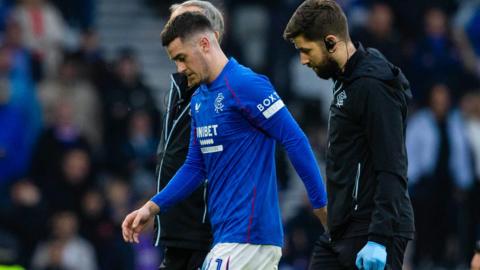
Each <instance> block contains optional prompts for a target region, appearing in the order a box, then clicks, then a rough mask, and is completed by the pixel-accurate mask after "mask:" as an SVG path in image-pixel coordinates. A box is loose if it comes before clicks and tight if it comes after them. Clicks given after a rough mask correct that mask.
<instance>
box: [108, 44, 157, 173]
mask: <svg viewBox="0 0 480 270" xmlns="http://www.w3.org/2000/svg"><path fill="white" fill-rule="evenodd" d="M102 93H103V97H102V99H103V109H104V117H105V118H104V123H105V130H106V134H105V135H106V137H107V138H109V140H108V141H106V144H107V154H108V157H107V159H109V160H110V159H111V160H114V159H116V157H118V156H120V155H121V153H120V152H119V151H121V150H120V149H121V145H122V143H123V142H125V141H126V140H127V136H128V134H127V132H128V129H127V127H128V120H129V117H130V116H131V114H132V112H133V111H136V110H139V109H140V110H144V111H145V112H146V113H147V114H148V115H149V116H150V119H151V120H152V121H151V123H152V125H153V127H152V129H153V132H154V135H155V137H157V135H158V126H159V123H160V114H159V112H158V109H157V107H156V103H155V101H154V99H153V96H152V90H151V89H150V88H149V87H148V86H147V85H146V84H145V83H144V81H143V78H142V76H141V74H140V68H139V63H138V61H137V58H136V56H135V53H134V52H133V51H132V50H130V49H124V50H122V51H121V53H120V56H119V57H118V59H117V61H116V63H115V79H114V80H113V81H112V83H111V85H110V86H108V87H107V88H106V89H105V91H102ZM110 165H111V166H112V167H113V168H114V171H123V168H122V167H118V166H115V165H116V164H110Z"/></svg>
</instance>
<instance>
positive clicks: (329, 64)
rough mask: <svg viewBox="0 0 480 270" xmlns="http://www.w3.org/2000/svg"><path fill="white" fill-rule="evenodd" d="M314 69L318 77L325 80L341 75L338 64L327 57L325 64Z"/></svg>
mask: <svg viewBox="0 0 480 270" xmlns="http://www.w3.org/2000/svg"><path fill="white" fill-rule="evenodd" d="M312 69H313V71H315V73H316V74H317V76H318V77H320V78H322V79H324V80H328V79H330V78H334V77H336V76H338V74H340V67H339V66H338V63H337V62H335V61H334V60H333V58H331V57H330V56H328V57H327V59H326V61H325V62H324V63H321V64H320V65H318V66H314V67H312Z"/></svg>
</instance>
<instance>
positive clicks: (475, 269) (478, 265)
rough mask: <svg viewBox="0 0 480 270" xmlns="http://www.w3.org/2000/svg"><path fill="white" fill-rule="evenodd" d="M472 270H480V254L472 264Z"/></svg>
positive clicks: (476, 254) (476, 255)
mask: <svg viewBox="0 0 480 270" xmlns="http://www.w3.org/2000/svg"><path fill="white" fill-rule="evenodd" d="M470 269H471V270H480V253H478V252H476V253H475V255H474V256H473V258H472V262H471V263H470Z"/></svg>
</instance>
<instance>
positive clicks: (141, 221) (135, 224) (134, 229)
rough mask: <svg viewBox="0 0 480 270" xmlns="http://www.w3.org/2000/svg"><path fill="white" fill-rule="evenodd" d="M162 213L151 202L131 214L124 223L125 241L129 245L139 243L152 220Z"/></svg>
mask: <svg viewBox="0 0 480 270" xmlns="http://www.w3.org/2000/svg"><path fill="white" fill-rule="evenodd" d="M159 211H160V208H159V207H158V206H157V205H156V204H155V203H153V202H151V201H149V202H147V203H146V204H145V205H144V206H142V207H141V208H139V209H137V210H135V211H133V212H131V213H130V214H128V215H127V217H125V219H124V220H123V223H122V235H123V240H125V242H129V243H137V244H138V243H139V242H140V241H139V240H138V236H139V235H140V232H142V231H143V229H144V228H145V226H146V224H147V223H148V221H150V219H151V218H152V217H153V216H154V215H155V214H156V213H158V212H159Z"/></svg>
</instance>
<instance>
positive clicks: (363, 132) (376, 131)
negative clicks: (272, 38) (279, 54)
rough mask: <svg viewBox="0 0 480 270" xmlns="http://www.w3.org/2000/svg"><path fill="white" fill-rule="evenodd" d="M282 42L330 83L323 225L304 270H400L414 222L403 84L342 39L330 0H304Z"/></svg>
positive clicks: (372, 54)
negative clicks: (325, 220) (324, 229)
mask: <svg viewBox="0 0 480 270" xmlns="http://www.w3.org/2000/svg"><path fill="white" fill-rule="evenodd" d="M284 38H285V39H286V40H289V41H291V42H292V43H294V45H295V47H296V49H297V50H298V51H299V53H300V60H301V63H302V64H303V65H307V66H308V67H310V68H311V69H313V70H314V71H315V73H316V74H317V75H318V76H319V77H321V78H324V79H330V78H331V79H333V80H334V82H335V84H334V89H333V92H334V99H333V101H332V103H331V106H330V116H329V131H328V132H329V133H328V149H327V162H326V164H327V170H326V173H327V193H328V228H329V232H328V233H327V234H324V235H323V236H322V237H321V238H320V239H319V240H318V241H317V243H316V245H315V248H314V252H313V256H312V260H311V263H310V268H311V269H355V266H356V267H357V268H358V269H384V268H385V267H386V268H385V269H398V270H400V269H402V264H403V257H404V252H405V247H406V245H407V242H408V241H409V240H411V239H413V234H414V220H413V211H412V205H411V202H410V197H409V194H408V190H407V155H406V148H405V123H406V118H407V100H408V99H410V98H411V92H410V89H409V83H408V81H407V79H406V78H405V76H404V75H403V73H402V72H401V70H400V69H399V68H398V67H396V66H394V65H393V64H391V63H390V62H388V61H387V60H386V59H385V57H384V56H383V55H382V54H381V53H380V52H379V51H378V50H376V49H371V48H368V49H365V48H363V47H362V45H361V44H359V43H356V44H354V43H353V42H352V41H351V40H350V36H349V32H348V26H347V19H346V16H345V14H344V12H343V11H342V9H341V8H340V7H339V6H338V4H337V3H335V1H332V0H307V1H305V2H303V3H302V4H301V5H300V6H299V7H298V9H297V10H296V11H295V13H294V14H293V16H292V18H291V19H290V21H289V23H288V25H287V26H286V29H285V31H284Z"/></svg>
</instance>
